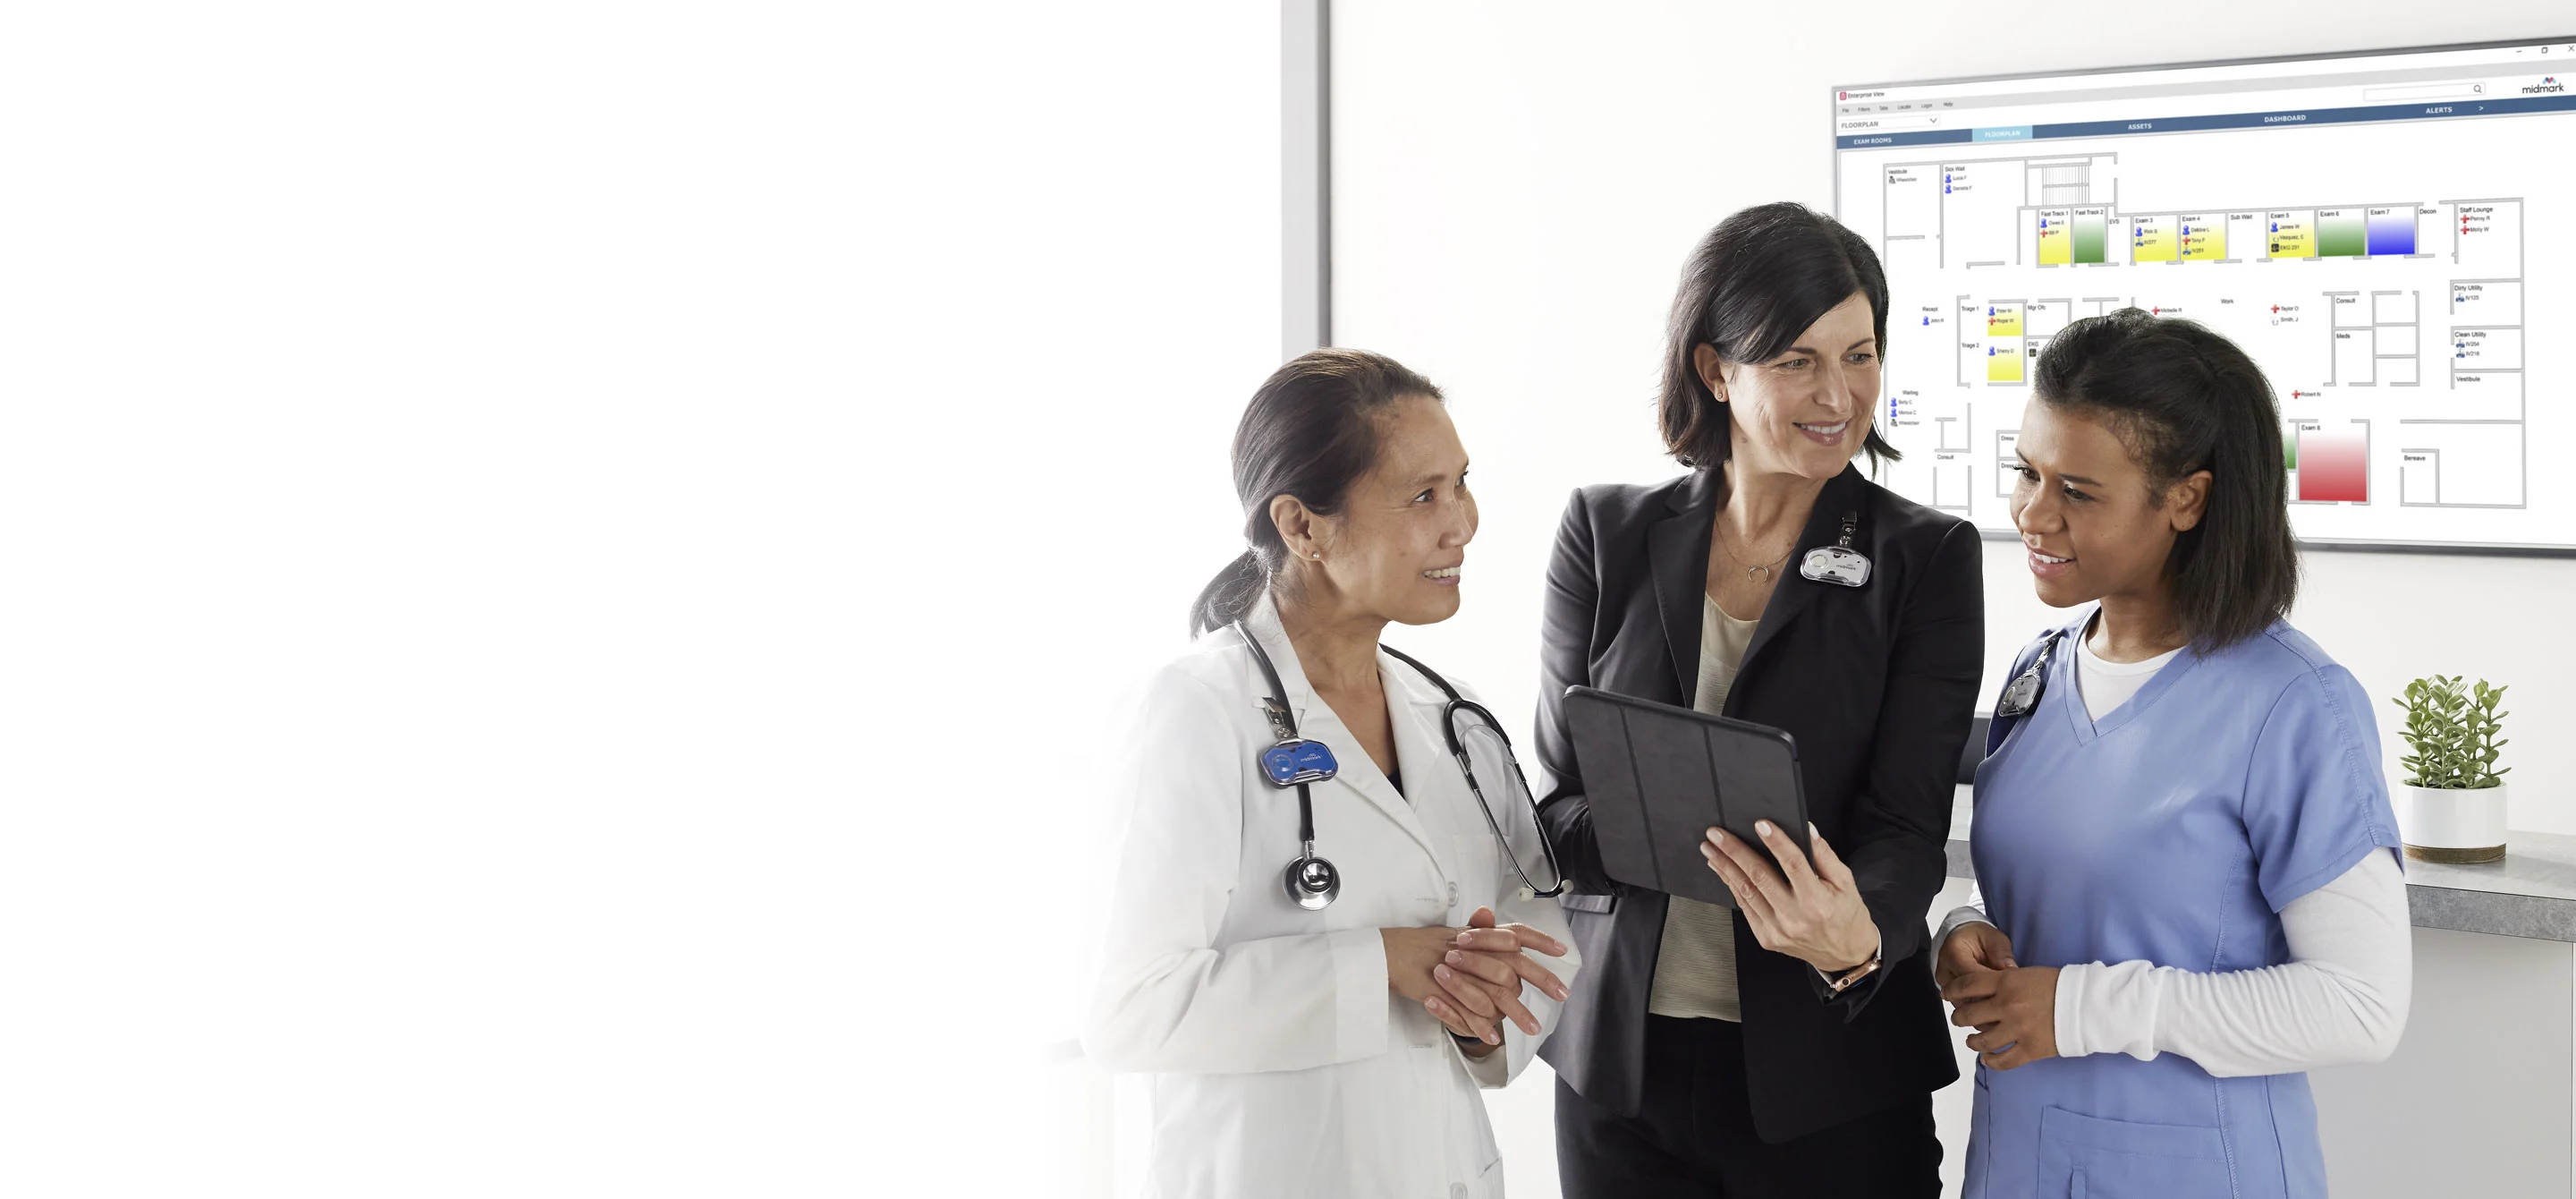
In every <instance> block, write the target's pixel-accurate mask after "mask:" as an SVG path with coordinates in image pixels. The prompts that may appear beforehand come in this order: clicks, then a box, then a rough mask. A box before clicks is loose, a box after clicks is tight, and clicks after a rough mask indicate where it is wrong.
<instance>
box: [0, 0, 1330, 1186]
mask: <svg viewBox="0 0 2576 1199" xmlns="http://www.w3.org/2000/svg"><path fill="white" fill-rule="evenodd" d="M1278 29H1279V22H1278V14H1277V12H1276V10H1275V8H1273V7H1271V6H1267V5H1260V4H1240V5H1237V4H1227V5H1211V4H1201V3H1177V2H1176V3H1169V4H1142V3H1118V4H1110V5H1056V4H1037V3H1028V4H1002V5H996V4H961V5H946V6H932V5H907V6H896V5H868V4H862V5H859V6H850V5H845V4H821V3H816V4H766V3H730V4H695V5H633V4H614V5H612V4H605V3H591V4H584V3H563V2H556V0H536V2H529V0H514V2H512V3H508V4H490V3H470V2H469V3H462V4H440V5H413V6H383V5H375V6H355V7H352V6H346V5H324V4H288V3H258V2H253V3H247V4H229V5H219V6H206V5H177V4H101V5H50V6H20V7H19V8H18V9H17V10H16V11H15V12H14V13H13V15H12V17H11V19H10V21H9V22H8V23H7V28H6V31H5V35H4V36H0V162H5V164H6V165H5V175H6V178H7V179H8V184H7V186H6V187H0V213H5V215H6V218H7V219H6V228H7V230H8V232H7V233H6V234H5V235H0V245H5V250H0V378H5V387H0V414H5V416H0V563H5V565H0V571H5V579H0V815H5V823H0V962H5V963H6V966H5V974H6V982H5V984H0V1193H6V1194H10V1195H23V1196H47V1197H54V1196H94V1195H117V1196H126V1195H132V1196H170V1195H215V1194H245V1195H260V1196H334V1197H338V1196H349V1195H367V1196H397V1195H424V1196H426V1195H437V1196H451V1195H463V1194H475V1195H543V1196H562V1195H619V1196H628V1195H657V1194H661V1195H758V1196H795V1195H861V1194H1014V1195H1019V1194H1033V1193H1044V1192H1045V1191H1046V1190H1047V1189H1048V1188H1049V1187H1053V1186H1060V1185H1072V1184H1076V1183H1078V1182H1079V1178H1080V1176H1079V1175H1078V1173H1077V1172H1076V1171H1075V1169H1074V1168H1073V1167H1071V1166H1069V1165H1068V1164H1067V1158H1066V1157H1065V1156H1064V1154H1062V1153H1059V1152H1057V1150H1058V1149H1060V1148H1065V1147H1066V1146H1067V1145H1069V1144H1070V1143H1069V1142H1064V1141H1063V1140H1062V1139H1061V1138H1060V1137H1059V1135H1058V1131H1057V1130H1058V1127H1059V1124H1060V1123H1061V1121H1060V1120H1059V1117H1064V1118H1066V1119H1076V1120H1078V1119H1079V1117H1080V1113H1079V1111H1078V1110H1077V1109H1074V1108H1072V1107H1070V1106H1065V1105H1055V1104H1052V1103H1051V1100H1050V1097H1049V1096H1048V1095H1047V1094H1046V1093H1044V1092H1042V1091H1041V1090H1039V1089H1036V1088H1034V1087H1032V1086H1030V1085H1028V1082H1027V1079H1026V1077H1025V1075H1026V1073H1027V1070H1026V1068H1027V1066H1028V1065H1029V1064H1030V1063H1032V1062H1035V1061H1038V1060H1040V1058H1039V1056H1038V1055H1040V1054H1042V1053H1043V1050H1042V1049H1041V1048H1040V1046H1042V1045H1044V1044H1045V1043H1047V1042H1048V1040H1049V1039H1051V1038H1052V1039H1055V1040H1061V1039H1062V1037H1063V1036H1065V1035H1069V1028H1070V1025H1069V1024H1066V1023H1059V1022H1057V1021H1056V1020H1055V1017H1056V1015H1057V1013H1059V1012H1062V1011H1069V1010H1071V1009H1072V1007H1073V1006H1075V1005H1076V1004H1078V997H1079V995H1080V988H1078V987H1075V986H1072V985H1071V984H1070V983H1069V982H1068V980H1067V978H1066V977H1065V976H1064V968H1063V967H1062V966H1061V964H1060V958H1061V957H1062V956H1063V955H1060V954H1058V953H1057V947H1058V946H1060V945H1070V944H1073V943H1075V942H1077V941H1080V940H1081V939H1083V938H1084V935H1085V933H1086V931H1087V930H1085V929H1083V928H1081V927H1079V926H1076V925H1073V924H1072V923H1070V922H1069V921H1068V920H1067V919H1066V917H1065V914H1064V911H1063V908H1062V906H1061V901H1062V900H1063V898H1064V888H1063V886H1062V885H1061V881H1062V880H1063V879H1064V878H1065V877H1066V872H1067V870H1068V865H1067V864H1068V862H1069V861H1070V860H1071V856H1072V855H1071V854H1070V852H1069V851H1068V849H1067V844H1068V842H1069V840H1070V839H1071V838H1072V836H1073V832H1072V830H1076V829H1078V828H1079V827H1080V824H1081V822H1080V820H1079V819H1078V814H1077V813H1076V812H1075V811H1073V810H1072V809H1071V807H1070V806H1069V805H1068V804H1067V803H1066V802H1065V800H1066V796H1067V795H1068V794H1069V791H1070V789H1069V788H1068V787H1066V786H1064V785H1060V784H1057V783H1054V782H1051V781H1050V780H1051V779H1054V778H1057V777H1060V775H1061V773H1062V772H1063V771H1065V770H1066V769H1067V768H1068V766H1069V765H1071V766H1076V767H1078V765H1079V761H1078V759H1079V756H1080V755H1079V752H1078V751H1079V750H1080V749H1081V748H1082V747H1083V745H1084V744H1085V743H1086V742H1085V738H1086V736H1087V735H1089V734H1090V733H1091V732H1092V731H1093V730H1094V728H1095V725H1096V720H1095V718H1096V716H1097V714H1098V711H1099V709H1100V707H1101V704H1102V702H1103V701H1102V700H1101V698H1100V697H1099V696H1098V695H1097V694H1096V693H1095V687H1096V686H1097V685H1099V683H1100V680H1101V679H1103V678H1105V677H1106V676H1107V675H1109V674H1111V673H1113V672H1115V671H1119V670H1131V669H1136V668H1138V667H1139V663H1140V659H1141V658H1142V657H1143V656H1146V655H1152V654H1162V653H1168V652H1170V651H1172V650H1174V649H1177V648H1178V647H1179V646H1180V644H1181V643H1182V642H1181V631H1182V620H1183V612H1184V608H1185V605H1186V604H1187V602H1188V600H1189V598H1190V596H1191V595H1192V594H1193V593H1194V592H1195V591H1196V589H1197V587H1198V585H1199V584H1200V583H1201V582H1202V581H1204V580H1205V578H1206V577H1207V576H1208V575H1209V574H1211V573H1213V572H1214V571H1215V569H1216V568H1217V567H1218V565H1220V564H1221V563H1223V562H1224V561H1225V560H1226V559H1227V558H1229V557H1231V556H1232V555H1233V553H1234V552H1235V549H1234V547H1233V535H1232V533H1231V528H1232V526H1233V525H1234V524H1235V523H1236V516H1235V514H1234V513H1232V512H1231V511H1230V509H1231V508H1232V504H1233V501H1232V498H1231V493H1230V486H1229V484H1228V482H1227V477H1226V467H1225V456H1224V455H1225V451H1224V445H1225V439H1226V437H1227V435H1228V434H1229V432H1230V430H1231V427H1232V423H1233V420H1234V415H1235V413H1236V411H1237V410H1238V409H1239V406H1240V404H1241V402H1242V399H1243V398H1244V397H1245V396H1247V395H1249V394H1250V392H1251V390H1252V388H1253V386H1254V385H1255V384H1257V383H1258V382H1259V381H1260V379H1261V377H1262V376H1263V375H1264V374H1266V373H1267V372H1268V371H1269V370H1270V369H1271V368H1272V367H1273V366H1275V365H1276V363H1277V362H1278V358H1279V354H1278V345H1279V327H1280V318H1279V293H1280V277H1279V266H1278V262H1279V233H1278V229H1279V201H1278V188H1279V185H1278V128H1279V107H1278V94H1279V82H1278V66H1277V63H1278V54H1279V51H1278V37H1279V32H1278ZM1006 1064H1007V1065H1008V1066H1009V1068H1010V1069H1011V1071H1012V1073H1011V1075H1010V1077H1009V1081H1008V1083H1007V1084H1005V1083H1003V1082H1001V1081H998V1080H999V1079H1000V1078H1001V1072H1002V1071H1003V1069H1004V1068H1005V1065H1006ZM1079 1148H1080V1147H1079V1146H1078V1145H1073V1146H1071V1148H1070V1149H1068V1150H1067V1152H1078V1151H1079Z"/></svg>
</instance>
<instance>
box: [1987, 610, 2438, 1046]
mask: <svg viewBox="0 0 2576 1199" xmlns="http://www.w3.org/2000/svg"><path fill="white" fill-rule="evenodd" d="M2076 645H2077V658H2076V664H2077V668H2078V669H2077V687H2078V690H2079V691H2080V692H2081V694H2082V695H2083V698H2084V704H2085V708H2086V710H2087V712H2088V713H2089V714H2090V715H2091V716H2092V717H2093V718H2094V719H2096V720H2099V719H2101V717H2102V715H2103V714H2104V713H2106V712H2109V711H2110V710H2112V709H2114V708H2117V707H2118V706H2119V705H2120V704H2122V703H2124V702H2127V700H2128V699H2129V698H2130V697H2131V696H2133V695H2135V694H2136V693H2137V692H2138V690H2139V689H2140V688H2142V687H2144V686H2145V685H2146V682H2147V680H2148V679H2149V678H2150V677H2152V676H2153V675H2154V673H2155V671H2156V670H2158V669H2161V668H2162V667H2163V665H2164V664H2165V663H2166V662H2167V661H2170V660H2171V659H2172V658H2173V656H2174V655H2173V654H2170V653H2168V654H2164V655H2162V656H2159V657H2157V658H2154V659H2150V660H2149V661H2146V662H2137V663H2106V662H2104V661H2102V660H2101V659H2099V658H2096V657H2094V655H2093V654H2092V653H2091V652H2090V646H2089V645H2087V644H2086V642H2085V639H2079V640H2078V641H2077V643H2076ZM1971 835H1972V836H1973V835H1974V833H1973V831H1972V832H1971ZM1969 923H1992V922H1991V921H1988V920H1987V919H1986V913H1985V893H1984V890H1983V888H1979V889H1977V890H1975V891H1972V892H1971V893H1970V894H1969V897H1968V904H1967V906H1965V907H1961V908H1958V909H1956V910H1954V911H1952V912H1951V913H1950V915H1949V916H1948V917H1947V918H1945V919H1943V920H1942V922H1941V932H1940V936H1939V937H1938V938H1937V939H1936V943H1946V942H1948V941H1949V939H1950V934H1951V932H1953V931H1954V930H1956V929H1957V928H1958V927H1959V926H1960V925H1962V924H1969ZM2281 932H2282V935H2283V937H2284V938H2285V939H2286V940H2287V941H2288V942H2289V947H2290V959H2291V960H2290V961H2289V962H2287V963H2285V964H2283V965H2279V966H2266V967H2262V968H2260V969H2254V970H2231V971H2224V972H2218V973H2203V972H2197V971H2191V970H2184V969H2181V968H2179V967H2175V966H2157V965H2154V964H2152V963H2150V962H2146V961H2143V960H2133V961H2125V962H2112V963H2108V964H2105V963H2102V962H2089V963H2079V964H2073V965H2068V966H2065V967H2062V968H2061V969H2059V971H2058V974H2057V1020H2056V1024H2057V1052H2058V1054H2059V1055H2060V1056H2063V1057H2077V1056H2081V1055H2085V1054H2093V1053H2125V1054H2128V1055H2129V1056H2131V1057H2134V1058H2137V1059H2139V1060H2141V1061H2146V1060H2151V1059H2153V1058H2154V1057H2155V1056H2156V1055H2157V1054H2159V1053H2179V1054H2181V1055H2183V1056H2184V1057H2187V1058H2190V1059H2191V1060H2192V1061H2194V1062H2196V1063H2198V1064H2199V1066H2200V1068H2201V1069H2203V1070H2207V1071H2209V1072H2210V1073H2211V1074H2213V1075H2217V1076H2219V1077H2222V1078H2226V1077H2235V1076H2241V1075H2253V1074H2287V1073H2291V1072H2294V1071H2300V1070H2313V1069H2316V1068H2318V1067H2320V1066H2340V1065H2354V1064H2359V1063H2364V1062H2376V1061H2382V1060H2385V1059H2386V1058H2387V1057H2388V1055H2389V1054H2390V1053H2391V1052H2393V1051H2395V1049H2396V1048H2397V1038H2398V1036H2399V1035H2400V1034H2401V1033H2403V1032H2404V1031H2405V1029H2406V1010H2407V1005H2408V1003H2409V1002H2410V1001H2411V1000H2412V998H2413V991H2414V933H2413V928H2412V921H2411V920H2410V919H2409V918H2408V916H2407V910H2406V880H2405V876H2404V875H2403V874H2402V873H2400V872H2399V870H2398V867H2397V860H2396V858H2395V856H2394V855H2393V854H2392V853H2389V852H2384V851H2380V850H2373V851H2372V852H2370V853H2369V854H2367V855H2365V856H2364V857H2363V858H2362V859H2361V860H2360V861H2359V862H2356V863H2354V864H2353V867H2352V868H2351V869H2350V870H2347V871H2345V872H2344V873H2343V874H2342V876H2341V877H2339V878H2336V879H2335V880H2334V881H2333V882H2330V883H2327V884H2325V885H2324V886H2322V887H2319V888H2317V889H2316V890H2314V891H2310V892H2309V893H2307V894H2305V895H2302V896H2300V897H2298V898H2297V899H2294V900H2291V901H2290V902H2289V904H2288V906H2286V907H2283V908H2282V909H2281Z"/></svg>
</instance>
